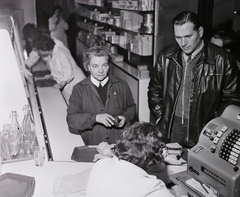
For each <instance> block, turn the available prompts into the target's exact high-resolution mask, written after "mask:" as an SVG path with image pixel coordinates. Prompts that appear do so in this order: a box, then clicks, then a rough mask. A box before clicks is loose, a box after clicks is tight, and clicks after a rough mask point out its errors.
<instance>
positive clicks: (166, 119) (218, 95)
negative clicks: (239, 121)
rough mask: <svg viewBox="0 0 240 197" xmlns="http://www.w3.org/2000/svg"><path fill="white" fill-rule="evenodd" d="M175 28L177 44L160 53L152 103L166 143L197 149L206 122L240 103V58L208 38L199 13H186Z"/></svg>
mask: <svg viewBox="0 0 240 197" xmlns="http://www.w3.org/2000/svg"><path fill="white" fill-rule="evenodd" d="M172 24H173V28H174V36H175V40H176V42H177V43H176V44H173V45H170V46H168V47H166V48H164V49H163V50H162V51H160V53H159V57H158V60H157V63H156V65H155V67H154V68H153V70H152V73H151V79H150V83H149V87H148V88H149V91H148V104H149V108H150V110H151V112H152V114H153V115H154V117H155V118H156V124H158V125H159V127H160V130H161V132H162V133H163V136H164V139H165V142H178V143H179V144H180V145H182V146H183V147H192V146H194V145H195V144H196V143H197V141H198V138H199V135H200V133H201V130H202V129H203V127H204V125H205V124H207V123H208V122H209V121H210V120H211V119H213V118H215V117H218V116H220V115H221V114H222V112H223V111H224V109H225V108H226V107H227V106H228V105H231V104H235V105H240V77H239V76H238V75H239V74H238V67H237V65H236V61H235V59H234V57H233V56H231V54H230V53H228V52H226V50H224V49H222V48H219V47H217V46H215V45H213V44H211V43H210V42H208V41H207V40H204V39H203V32H204V29H203V27H202V26H201V25H200V22H199V19H198V16H197V15H196V14H195V13H193V12H182V13H180V14H178V15H177V16H176V17H175V18H174V19H173V20H172Z"/></svg>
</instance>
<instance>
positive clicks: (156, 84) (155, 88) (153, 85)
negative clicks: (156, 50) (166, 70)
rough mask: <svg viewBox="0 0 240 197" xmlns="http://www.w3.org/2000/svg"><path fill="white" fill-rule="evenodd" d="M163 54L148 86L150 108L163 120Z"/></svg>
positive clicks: (157, 117) (153, 70) (156, 116)
mask: <svg viewBox="0 0 240 197" xmlns="http://www.w3.org/2000/svg"><path fill="white" fill-rule="evenodd" d="M161 56H162V55H161V54H159V58H158V62H157V63H156V65H155V66H154V68H153V69H152V71H151V78H150V82H149V85H148V107H149V109H150V111H151V113H152V114H153V116H154V117H155V118H156V120H159V119H161V116H162V107H163V79H162V78H161V76H162V75H163V68H162V63H161V61H160V60H161Z"/></svg>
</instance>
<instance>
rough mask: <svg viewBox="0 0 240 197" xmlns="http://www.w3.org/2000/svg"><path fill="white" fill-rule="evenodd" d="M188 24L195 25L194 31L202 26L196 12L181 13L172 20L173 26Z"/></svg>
mask: <svg viewBox="0 0 240 197" xmlns="http://www.w3.org/2000/svg"><path fill="white" fill-rule="evenodd" d="M187 22H190V23H193V25H194V30H197V29H199V27H200V26H202V25H201V22H200V20H199V18H198V15H197V14H196V13H194V12H190V11H184V12H181V13H179V14H178V15H177V16H175V17H174V18H173V20H172V25H173V26H174V25H180V26H181V25H183V24H185V23H187Z"/></svg>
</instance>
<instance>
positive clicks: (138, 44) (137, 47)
mask: <svg viewBox="0 0 240 197" xmlns="http://www.w3.org/2000/svg"><path fill="white" fill-rule="evenodd" d="M132 44H133V46H132V49H131V50H132V51H133V52H134V53H136V54H139V55H142V52H143V43H142V40H141V35H136V36H134V39H133V42H132Z"/></svg>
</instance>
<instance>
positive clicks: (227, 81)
mask: <svg viewBox="0 0 240 197" xmlns="http://www.w3.org/2000/svg"><path fill="white" fill-rule="evenodd" d="M223 63H224V65H225V70H224V71H223V74H224V77H223V85H222V102H221V105H220V107H219V109H218V111H216V112H215V116H216V117H218V116H220V115H221V114H222V113H223V111H224V110H225V109H226V107H227V106H229V105H238V106H240V75H239V69H238V66H237V62H236V60H235V59H234V57H233V56H232V55H231V54H230V53H228V54H227V56H226V58H225V60H224V62H223Z"/></svg>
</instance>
